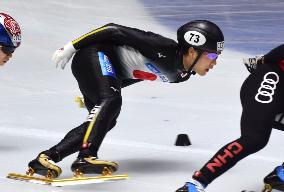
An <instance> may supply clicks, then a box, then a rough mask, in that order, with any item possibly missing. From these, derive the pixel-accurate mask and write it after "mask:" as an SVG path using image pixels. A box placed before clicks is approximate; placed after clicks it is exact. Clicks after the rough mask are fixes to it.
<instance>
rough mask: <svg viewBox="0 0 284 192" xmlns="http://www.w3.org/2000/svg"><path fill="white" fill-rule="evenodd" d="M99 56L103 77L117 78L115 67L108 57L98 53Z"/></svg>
mask: <svg viewBox="0 0 284 192" xmlns="http://www.w3.org/2000/svg"><path fill="white" fill-rule="evenodd" d="M98 55H99V61H100V65H101V69H102V73H103V75H104V76H112V77H115V78H116V73H115V70H114V67H113V66H112V64H111V62H110V61H109V59H108V56H106V55H105V54H104V53H103V52H98Z"/></svg>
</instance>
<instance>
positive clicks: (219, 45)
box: [217, 41, 224, 51]
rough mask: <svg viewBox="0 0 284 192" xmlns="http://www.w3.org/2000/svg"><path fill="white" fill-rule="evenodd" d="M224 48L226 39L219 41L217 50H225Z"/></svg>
mask: <svg viewBox="0 0 284 192" xmlns="http://www.w3.org/2000/svg"><path fill="white" fill-rule="evenodd" d="M223 50H224V41H221V42H217V51H223Z"/></svg>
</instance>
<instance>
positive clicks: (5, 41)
mask: <svg viewBox="0 0 284 192" xmlns="http://www.w3.org/2000/svg"><path fill="white" fill-rule="evenodd" d="M20 44H21V29H20V26H19V24H18V23H17V21H16V20H15V19H13V18H12V17H11V16H10V15H8V14H6V13H0V66H4V65H5V64H6V63H7V62H8V61H9V59H11V58H12V56H13V53H14V51H15V50H16V48H17V47H19V46H20Z"/></svg>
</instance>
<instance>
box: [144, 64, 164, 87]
mask: <svg viewBox="0 0 284 192" xmlns="http://www.w3.org/2000/svg"><path fill="white" fill-rule="evenodd" d="M145 65H146V67H148V69H149V70H150V71H152V73H154V74H155V75H157V76H159V77H160V79H161V80H162V81H163V82H169V80H168V78H167V77H166V76H165V75H163V74H162V73H161V71H160V70H159V69H157V67H155V66H154V65H153V64H151V63H145Z"/></svg>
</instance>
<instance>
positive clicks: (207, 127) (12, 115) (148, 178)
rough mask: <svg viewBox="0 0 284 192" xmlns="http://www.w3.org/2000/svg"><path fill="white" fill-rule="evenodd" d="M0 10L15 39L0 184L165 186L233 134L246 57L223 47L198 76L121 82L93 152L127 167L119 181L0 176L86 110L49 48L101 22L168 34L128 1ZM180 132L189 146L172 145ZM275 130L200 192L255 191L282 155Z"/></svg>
mask: <svg viewBox="0 0 284 192" xmlns="http://www.w3.org/2000/svg"><path fill="white" fill-rule="evenodd" d="M224 2H225V1H224ZM148 6H149V5H148ZM208 6H209V5H208ZM0 12H6V13H9V14H10V15H12V16H13V17H14V18H15V19H16V20H17V21H18V22H19V23H20V25H21V29H22V37H23V41H22V45H21V47H20V48H19V49H18V50H17V51H16V52H15V54H14V56H13V59H12V60H10V61H9V63H7V64H6V66H5V67H2V68H1V69H0V90H1V94H0V101H1V102H0V136H1V139H0V156H1V157H0V166H1V168H0V192H75V191H76V192H174V191H175V190H176V189H177V188H178V187H180V186H182V185H183V184H184V182H185V181H186V180H187V179H189V178H190V177H191V175H192V173H193V172H194V171H195V170H199V169H200V168H201V167H202V166H203V164H204V163H206V162H207V161H208V160H209V158H211V156H212V155H214V154H215V152H216V151H217V150H219V148H220V147H222V146H223V145H225V144H227V143H228V142H230V141H232V140H234V139H236V138H238V137H239V136H240V127H239V124H240V122H239V120H240V115H241V104H240V100H239V90H240V86H241V84H242V82H243V81H244V79H245V78H246V77H247V76H248V72H247V71H246V69H245V68H244V67H243V66H242V64H241V58H242V57H245V56H247V55H246V54H245V53H241V52H234V51H232V50H229V49H227V50H225V51H224V54H222V56H220V59H219V60H218V65H217V66H215V68H214V70H212V71H210V72H209V74H207V75H206V76H205V77H200V76H197V75H196V76H193V77H192V78H191V79H190V80H188V81H187V82H185V83H180V84H165V83H153V82H143V83H138V84H137V85H133V86H131V87H128V88H125V89H123V92H122V94H123V106H122V111H121V115H120V116H119V119H118V124H117V126H116V127H115V128H114V129H113V130H112V131H111V132H110V133H109V134H108V135H107V138H106V140H105V142H104V143H103V145H102V148H101V150H100V153H99V157H100V158H101V159H106V160H112V161H117V162H118V163H119V164H120V169H119V171H118V173H121V174H124V173H127V174H129V176H130V179H129V180H127V181H118V182H113V183H102V184H89V185H81V186H68V187H61V188H57V187H50V186H43V185H37V184H31V183H25V182H19V181H14V180H9V179H6V178H5V177H6V175H7V174H8V173H9V172H18V173H24V172H25V170H26V168H27V167H26V166H27V163H28V162H29V161H30V160H31V159H33V158H35V157H36V155H37V154H38V153H39V152H40V151H42V150H45V149H48V148H49V147H51V146H52V145H54V144H56V143H57V142H58V141H59V140H60V139H61V138H62V137H63V136H64V134H65V133H67V132H68V131H69V130H70V129H72V128H74V127H75V126H77V125H79V124H80V123H81V122H82V121H83V120H84V119H85V118H86V115H87V112H86V110H84V109H79V108H78V107H77V104H76V103H75V102H74V98H75V96H77V95H80V92H79V90H78V88H77V84H76V81H75V79H74V78H73V76H72V74H71V70H70V63H69V65H68V66H67V67H66V69H65V70H64V71H62V70H61V69H56V68H55V66H54V64H53V63H52V62H51V55H52V54H53V52H54V51H55V50H56V49H57V48H59V47H61V46H62V45H64V44H65V43H67V42H68V41H70V40H73V39H74V38H76V37H78V36H80V35H82V34H84V33H86V32H88V31H90V30H92V29H94V28H97V27H100V26H101V25H104V24H106V23H108V22H114V23H118V24H122V25H127V26H132V27H137V28H140V29H144V30H150V31H153V32H157V33H160V34H162V35H164V36H167V37H170V38H173V39H175V38H176V37H175V31H174V30H172V29H170V28H167V27H166V26H165V25H164V26H162V25H161V24H159V23H158V22H157V21H156V20H155V18H153V17H152V16H151V15H150V14H149V12H148V11H147V10H146V9H145V8H144V6H143V4H141V2H139V1H135V0H120V1H118V0H104V1H100V0H84V1H83V0H82V1H79V0H77V1H75V0H74V1H73V0H60V1H57V0H46V1H39V0H1V1H0ZM225 35H226V34H225ZM180 133H186V134H188V135H189V137H190V139H191V141H192V143H193V144H192V145H191V146H189V147H176V146H174V143H175V139H176V136H177V134H180ZM283 138H284V134H283V133H282V132H280V131H277V130H274V131H273V133H272V135H271V139H270V142H269V144H268V145H267V147H266V148H265V149H263V150H262V151H260V152H258V153H257V154H255V155H252V156H250V157H249V158H246V159H245V160H243V161H241V162H240V163H238V164H237V165H236V166H235V167H234V168H232V169H231V170H230V171H228V172H227V173H225V174H224V175H222V176H221V177H219V178H218V179H216V180H215V181H214V182H213V183H212V184H211V185H210V186H209V187H208V188H207V192H240V191H242V190H244V189H246V190H251V191H260V190H261V189H262V179H263V177H264V176H265V175H266V174H268V172H270V171H271V170H272V169H273V168H274V167H275V166H276V165H278V164H280V163H282V162H283V159H284V154H283V147H282V145H283ZM75 157H76V155H73V156H70V157H68V158H66V159H64V160H63V161H62V162H60V164H59V165H60V166H61V167H62V169H63V175H62V176H66V177H67V176H71V175H72V173H71V170H70V165H71V163H72V161H73V160H74V159H75Z"/></svg>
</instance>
